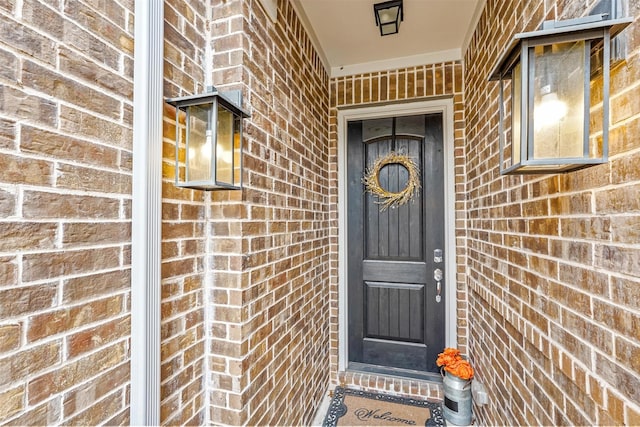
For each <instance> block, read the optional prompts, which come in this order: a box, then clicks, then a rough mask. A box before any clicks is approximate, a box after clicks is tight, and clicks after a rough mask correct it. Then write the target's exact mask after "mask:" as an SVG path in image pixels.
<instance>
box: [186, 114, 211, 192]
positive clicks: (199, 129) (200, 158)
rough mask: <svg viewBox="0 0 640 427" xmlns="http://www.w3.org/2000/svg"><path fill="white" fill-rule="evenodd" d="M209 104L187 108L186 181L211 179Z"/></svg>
mask: <svg viewBox="0 0 640 427" xmlns="http://www.w3.org/2000/svg"><path fill="white" fill-rule="evenodd" d="M209 111H210V104H206V105H192V106H189V107H187V159H186V164H187V181H206V180H210V179H211V129H209V128H208V122H209V120H208V116H209Z"/></svg>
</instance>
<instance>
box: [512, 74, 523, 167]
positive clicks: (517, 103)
mask: <svg viewBox="0 0 640 427" xmlns="http://www.w3.org/2000/svg"><path fill="white" fill-rule="evenodd" d="M512 73H513V74H512V78H511V101H512V104H511V114H512V117H513V119H512V127H511V141H512V142H511V164H512V165H513V164H516V163H520V154H521V151H520V144H521V136H522V135H521V133H522V65H521V64H520V63H519V62H518V64H516V66H515V67H514V68H513V71H512Z"/></svg>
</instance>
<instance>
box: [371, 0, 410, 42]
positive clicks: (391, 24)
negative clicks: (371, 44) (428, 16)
mask: <svg viewBox="0 0 640 427" xmlns="http://www.w3.org/2000/svg"><path fill="white" fill-rule="evenodd" d="M373 13H374V14H375V15H376V25H377V26H378V27H379V28H380V35H381V36H388V35H390V34H397V33H398V31H399V30H400V22H401V21H402V20H403V18H404V13H403V10H402V0H391V1H386V2H383V3H377V4H374V5H373Z"/></svg>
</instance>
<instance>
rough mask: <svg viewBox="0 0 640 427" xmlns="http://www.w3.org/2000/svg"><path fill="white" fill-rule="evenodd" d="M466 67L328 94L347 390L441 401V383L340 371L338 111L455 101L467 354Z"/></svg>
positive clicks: (350, 80)
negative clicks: (440, 99) (342, 358)
mask: <svg viewBox="0 0 640 427" xmlns="http://www.w3.org/2000/svg"><path fill="white" fill-rule="evenodd" d="M463 78H464V75H463V66H462V63H461V62H460V61H457V62H445V63H437V64H430V65H425V66H419V67H411V68H403V69H400V70H390V71H382V72H374V73H367V74H358V75H354V76H346V77H338V78H333V79H331V84H330V93H331V104H330V110H329V112H330V119H329V120H330V121H329V126H330V127H329V130H330V134H329V144H330V151H329V155H330V159H331V164H330V167H331V168H330V187H331V189H332V192H331V219H332V222H331V236H332V239H331V242H332V245H331V267H332V268H331V287H330V292H331V294H330V296H331V298H330V300H331V319H330V322H331V372H332V379H333V380H334V381H335V382H337V383H339V384H344V385H347V386H352V387H356V388H361V389H364V390H377V391H386V392H388V393H392V394H398V395H404V396H411V397H429V398H438V397H441V395H440V393H441V387H440V385H438V384H437V383H430V382H426V381H415V380H406V379H399V378H395V377H390V376H382V375H373V374H360V373H352V372H349V373H345V372H338V346H339V343H338V321H339V320H338V298H339V297H338V244H345V242H338V221H337V218H338V202H339V200H338V196H337V188H338V109H340V108H349V107H355V106H375V105H383V104H388V103H390V102H406V101H421V100H425V99H430V98H431V99H433V98H435V97H443V96H444V97H451V98H452V99H453V103H454V119H453V120H454V135H453V150H454V163H455V164H454V174H455V187H456V196H455V197H456V198H455V211H456V214H455V215H456V220H455V235H456V247H457V248H458V249H457V251H456V265H457V267H456V268H457V272H456V280H455V281H452V282H453V283H452V284H451V285H452V286H455V287H456V295H457V319H458V324H457V334H458V348H460V350H461V351H462V352H466V348H467V313H466V298H467V297H466V292H465V291H466V288H465V281H464V272H465V266H466V264H465V254H464V250H463V248H464V243H465V240H464V236H465V230H464V227H465V221H464V207H465V195H464V194H463V192H462V191H460V190H461V188H462V186H463V185H464V182H465V156H464V132H465V121H464V97H463Z"/></svg>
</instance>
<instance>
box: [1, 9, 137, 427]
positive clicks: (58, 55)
mask: <svg viewBox="0 0 640 427" xmlns="http://www.w3.org/2000/svg"><path fill="white" fill-rule="evenodd" d="M132 11H133V2H132V1H113V2H103V3H101V4H100V5H98V4H96V2H93V3H91V2H90V3H89V4H86V3H81V2H79V1H66V2H63V3H62V2H55V3H53V2H42V1H35V0H24V1H21V2H6V1H2V2H0V168H1V169H2V170H3V173H2V174H0V241H1V242H2V243H0V259H1V260H2V261H1V267H0V301H1V303H0V341H1V342H2V343H1V344H0V372H2V373H1V374H0V423H2V424H4V423H8V424H17V425H25V424H35V425H51V424H62V423H66V424H102V423H109V424H128V416H129V410H128V394H129V385H128V383H129V335H130V327H129V322H130V317H129V303H130V301H129V286H130V285H129V282H130V255H129V254H130V245H131V243H130V239H131V230H130V204H131V126H132V124H131V120H132V116H131V109H132V101H131V94H132V90H133V82H132V69H131V67H128V66H127V64H131V63H132V60H133V58H132V57H133V33H132V30H131V23H132V21H133V13H132Z"/></svg>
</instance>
